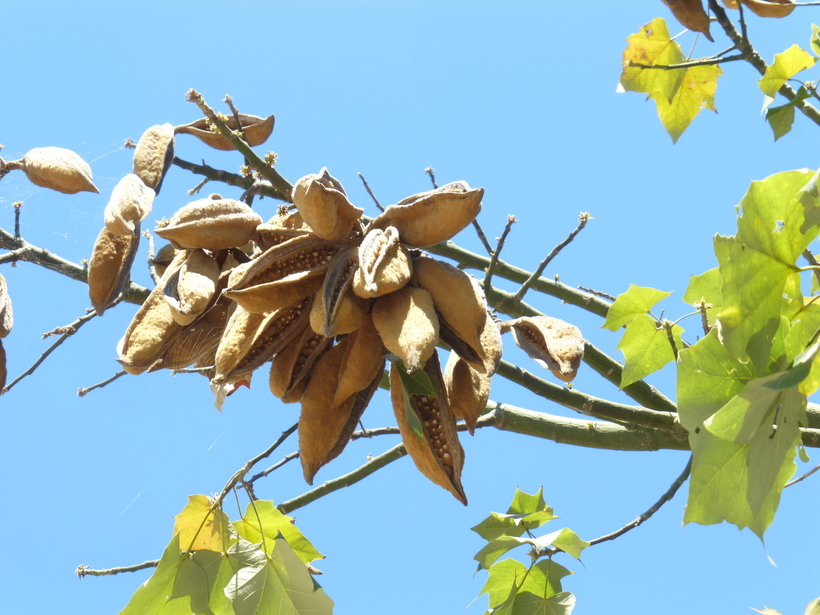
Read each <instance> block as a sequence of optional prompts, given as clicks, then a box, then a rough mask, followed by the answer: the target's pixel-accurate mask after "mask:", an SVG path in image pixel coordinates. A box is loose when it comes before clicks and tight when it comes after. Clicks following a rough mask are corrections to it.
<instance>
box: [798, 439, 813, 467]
mask: <svg viewBox="0 0 820 615" xmlns="http://www.w3.org/2000/svg"><path fill="white" fill-rule="evenodd" d="M797 453H798V455H799V457H800V461H802V462H803V463H808V462H809V461H811V459H810V458H809V454H808V453H807V452H806V447H805V446H803V445H802V444H800V445H799V446H798V447H797Z"/></svg>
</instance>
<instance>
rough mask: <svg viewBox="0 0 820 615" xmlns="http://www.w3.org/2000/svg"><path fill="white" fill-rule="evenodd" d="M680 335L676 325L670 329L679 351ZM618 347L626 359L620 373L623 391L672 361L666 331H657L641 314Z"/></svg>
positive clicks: (647, 318) (680, 346)
mask: <svg viewBox="0 0 820 615" xmlns="http://www.w3.org/2000/svg"><path fill="white" fill-rule="evenodd" d="M682 333H683V329H681V328H680V327H679V326H677V325H674V326H673V327H672V336H673V339H674V340H675V346H676V348H677V349H678V350H679V351H680V350H682V349H683V342H682V341H681V334H682ZM617 348H618V350H620V351H621V352H623V353H624V359H625V362H624V370H623V373H622V374H621V385H620V388H622V389H623V388H624V387H627V386H629V385H630V384H632V383H633V382H637V381H638V380H641V379H643V378H645V377H646V376H648V375H649V374H652V373H654V372H656V371H658V370H659V369H661V368H662V367H663V366H664V365H666V364H667V363H669V362H670V361H674V360H675V353H674V351H673V350H672V344H671V343H670V341H669V335H668V332H667V330H666V329H665V328H664V327H660V328H658V326H657V324H656V321H655V319H654V318H652V317H651V316H646V315H642V316H638V317H637V318H635V319H634V320H632V321H630V322H629V324H627V325H626V332H624V335H623V337H622V338H621V341H620V342H618V346H617Z"/></svg>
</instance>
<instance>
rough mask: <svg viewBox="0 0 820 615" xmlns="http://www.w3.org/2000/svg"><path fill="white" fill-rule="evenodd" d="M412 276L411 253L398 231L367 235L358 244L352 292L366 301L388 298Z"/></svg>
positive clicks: (375, 231)
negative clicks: (382, 297) (357, 259)
mask: <svg viewBox="0 0 820 615" xmlns="http://www.w3.org/2000/svg"><path fill="white" fill-rule="evenodd" d="M412 275H413V265H412V263H411V260H410V253H409V251H408V250H407V248H406V247H405V246H404V245H403V244H402V243H401V241H400V240H399V232H398V231H397V230H396V229H395V227H392V226H388V227H387V228H386V229H384V230H381V229H377V228H374V229H372V230H370V231H368V233H367V235H365V237H364V239H363V240H362V243H361V244H359V268H358V269H357V270H356V273H355V274H354V277H353V292H355V293H356V294H357V295H358V296H359V297H362V298H364V299H368V298H371V297H379V296H381V295H386V294H387V293H392V292H393V291H395V290H398V289H400V288H401V287H403V286H404V285H405V284H407V282H408V281H409V280H410V277H411V276H412Z"/></svg>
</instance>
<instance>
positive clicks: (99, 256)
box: [88, 222, 140, 316]
mask: <svg viewBox="0 0 820 615" xmlns="http://www.w3.org/2000/svg"><path fill="white" fill-rule="evenodd" d="M139 243H140V224H139V222H136V224H135V226H134V231H133V232H131V233H128V234H127V235H117V234H114V233H112V232H111V231H110V230H109V229H108V227H107V226H105V227H103V229H102V230H101V231H100V234H99V235H97V241H95V242H94V249H93V251H92V252H91V260H90V261H89V263H88V296H89V298H90V299H91V305H93V306H94V310H95V311H96V312H97V315H98V316H102V315H103V314H104V313H105V310H106V308H107V307H108V306H109V304H110V303H111V302H112V301H113V300H114V299H116V298H117V297H118V296H119V295H120V293H121V292H122V291H123V289H124V288H125V286H126V284H128V280H129V279H130V272H131V265H132V264H133V262H134V256H135V255H136V253H137V249H138V248H139Z"/></svg>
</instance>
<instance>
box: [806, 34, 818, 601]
mask: <svg viewBox="0 0 820 615" xmlns="http://www.w3.org/2000/svg"><path fill="white" fill-rule="evenodd" d="M815 27H817V26H815ZM804 615H820V598H817V599H816V600H812V601H811V602H809V605H808V606H807V607H806V612H805V614H804Z"/></svg>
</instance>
